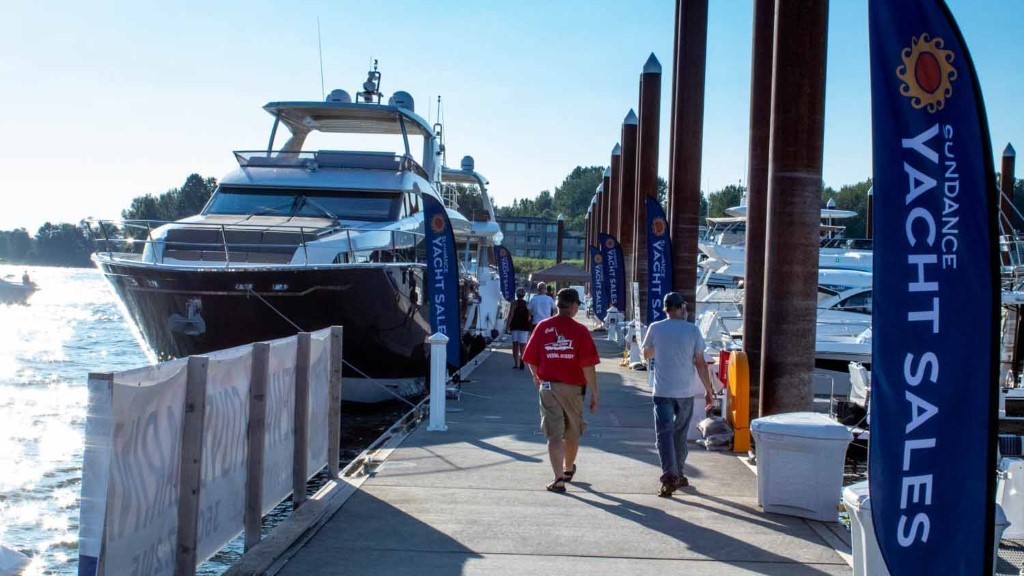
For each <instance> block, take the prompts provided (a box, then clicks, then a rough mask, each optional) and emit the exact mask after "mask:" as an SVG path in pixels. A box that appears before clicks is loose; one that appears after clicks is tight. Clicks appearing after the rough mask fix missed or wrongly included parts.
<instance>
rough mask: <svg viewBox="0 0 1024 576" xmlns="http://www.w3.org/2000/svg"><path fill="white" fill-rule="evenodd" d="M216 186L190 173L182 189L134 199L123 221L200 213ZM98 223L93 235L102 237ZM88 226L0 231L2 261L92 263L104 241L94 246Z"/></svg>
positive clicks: (58, 225) (112, 232)
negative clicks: (91, 256)
mask: <svg viewBox="0 0 1024 576" xmlns="http://www.w3.org/2000/svg"><path fill="white" fill-rule="evenodd" d="M216 187H217V180H216V179H214V178H203V177H202V176H200V175H199V174H191V175H189V176H188V178H186V179H185V183H184V184H182V185H181V187H179V188H172V189H170V190H168V191H166V192H164V193H163V194H159V195H153V194H145V195H143V196H138V197H136V198H134V199H133V200H132V202H131V205H130V206H129V207H128V208H126V209H125V210H122V211H121V218H123V219H124V220H157V221H167V222H170V221H173V220H179V219H181V218H185V217H187V216H191V215H193V214H197V213H199V211H200V210H202V208H203V206H204V205H205V204H206V201H207V200H209V198H210V195H211V194H213V190H214V189H215V188H216ZM104 231H105V232H106V233H107V234H108V235H115V236H116V235H120V234H121V231H119V230H117V229H116V228H111V227H105V230H104ZM104 231H100V229H99V228H98V227H97V226H92V232H93V234H95V235H97V236H99V237H98V238H96V239H95V240H96V241H101V240H102V234H103V232H104ZM89 233H90V231H89V228H88V227H87V225H86V224H85V223H84V222H83V223H80V224H72V223H69V222H59V223H56V224H54V223H51V222H46V223H45V224H43V225H42V226H40V227H39V230H37V231H36V233H35V235H32V234H30V233H29V231H28V230H27V229H25V228H16V229H14V230H0V260H4V261H7V262H11V263H15V264H30V265H44V266H77V267H88V266H91V262H90V260H89V255H90V254H91V253H92V252H93V250H94V249H95V248H98V249H102V244H96V245H94V243H93V241H91V240H90V238H89Z"/></svg>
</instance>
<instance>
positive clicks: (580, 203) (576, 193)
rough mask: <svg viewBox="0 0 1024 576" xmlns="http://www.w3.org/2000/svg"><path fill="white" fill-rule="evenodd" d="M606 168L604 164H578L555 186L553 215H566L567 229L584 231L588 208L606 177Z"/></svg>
mask: <svg viewBox="0 0 1024 576" xmlns="http://www.w3.org/2000/svg"><path fill="white" fill-rule="evenodd" d="M604 170H605V169H604V166H587V167H585V168H584V167H583V166H577V167H576V168H574V169H573V171H572V172H570V173H569V175H568V176H566V177H565V180H563V181H562V183H561V184H560V185H559V186H558V187H557V188H555V193H554V196H553V197H552V210H553V212H554V214H553V216H555V217H557V216H558V214H562V215H564V216H565V228H566V229H567V230H576V231H583V229H584V219H585V218H586V217H587V208H588V207H589V206H590V200H591V199H592V198H593V197H594V193H595V192H596V190H597V187H598V185H599V184H601V181H602V179H603V178H604Z"/></svg>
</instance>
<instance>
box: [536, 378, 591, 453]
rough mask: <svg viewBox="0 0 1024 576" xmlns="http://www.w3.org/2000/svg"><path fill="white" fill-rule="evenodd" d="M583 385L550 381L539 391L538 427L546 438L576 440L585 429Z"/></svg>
mask: <svg viewBox="0 0 1024 576" xmlns="http://www.w3.org/2000/svg"><path fill="white" fill-rule="evenodd" d="M585 391H586V388H584V387H583V386H574V385H572V384H562V383H561V382H552V383H551V390H543V389H542V390H541V391H540V429H541V431H543V432H544V436H545V437H547V438H562V439H565V440H578V439H579V437H580V436H581V435H582V434H583V431H584V430H585V429H586V426H587V425H586V422H584V421H583V392H585Z"/></svg>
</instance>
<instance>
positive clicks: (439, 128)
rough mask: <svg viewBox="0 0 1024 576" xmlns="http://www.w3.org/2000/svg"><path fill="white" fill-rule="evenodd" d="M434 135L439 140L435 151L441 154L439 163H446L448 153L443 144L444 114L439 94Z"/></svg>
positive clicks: (444, 164) (443, 164)
mask: <svg viewBox="0 0 1024 576" xmlns="http://www.w3.org/2000/svg"><path fill="white" fill-rule="evenodd" d="M434 135H436V136H437V139H438V141H439V144H438V148H437V151H438V152H439V153H440V154H441V165H442V166H447V165H448V153H447V150H445V146H444V114H443V109H442V108H441V96H440V95H438V97H437V122H435V123H434Z"/></svg>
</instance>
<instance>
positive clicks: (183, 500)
mask: <svg viewBox="0 0 1024 576" xmlns="http://www.w3.org/2000/svg"><path fill="white" fill-rule="evenodd" d="M209 367H210V361H209V359H207V358H206V357H205V356H190V357H189V359H188V368H187V370H188V372H187V380H186V384H185V411H184V413H183V414H182V422H181V460H180V466H181V467H180V469H179V470H180V478H181V480H180V483H179V484H178V547H177V549H176V551H175V555H174V573H175V574H177V575H179V576H188V575H191V574H195V573H196V561H197V556H196V546H197V545H198V541H199V487H200V485H201V484H202V464H203V425H204V421H205V419H206V379H207V375H208V371H209Z"/></svg>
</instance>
